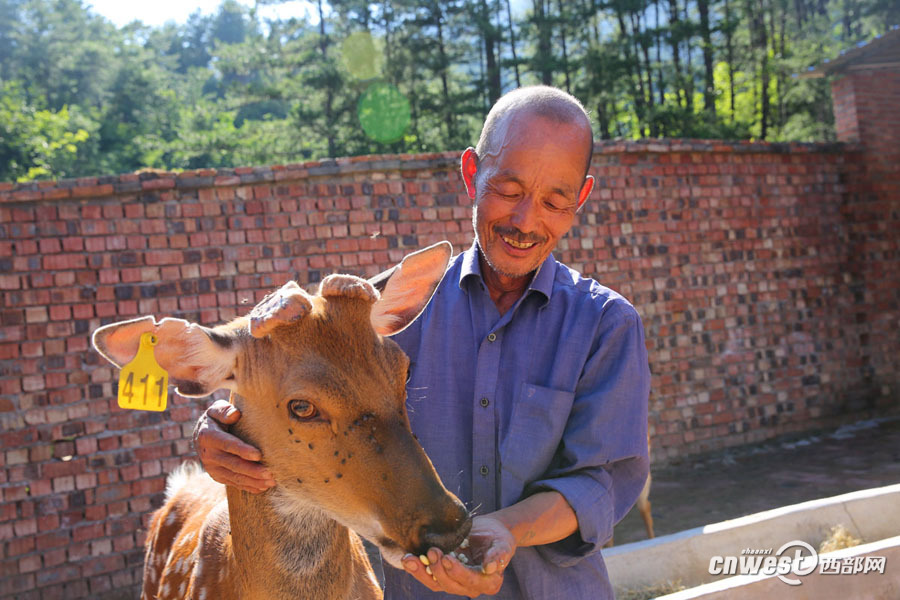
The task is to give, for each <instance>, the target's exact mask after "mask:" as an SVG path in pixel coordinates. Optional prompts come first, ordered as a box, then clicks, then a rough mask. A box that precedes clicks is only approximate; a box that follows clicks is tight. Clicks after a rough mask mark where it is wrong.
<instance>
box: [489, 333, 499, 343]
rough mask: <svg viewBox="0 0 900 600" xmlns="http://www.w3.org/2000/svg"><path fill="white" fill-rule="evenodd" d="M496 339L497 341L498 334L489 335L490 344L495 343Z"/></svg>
mask: <svg viewBox="0 0 900 600" xmlns="http://www.w3.org/2000/svg"><path fill="white" fill-rule="evenodd" d="M496 339H497V334H496V333H489V334H488V341H489V342H493V341H494V340H496Z"/></svg>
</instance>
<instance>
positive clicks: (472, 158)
mask: <svg viewBox="0 0 900 600" xmlns="http://www.w3.org/2000/svg"><path fill="white" fill-rule="evenodd" d="M459 163H460V171H461V172H462V178H463V181H464V182H465V184H466V193H467V194H468V195H469V198H470V199H472V200H474V199H475V174H476V173H477V172H478V155H477V154H475V148H472V147H471V146H470V147H468V148H466V149H465V150H464V151H463V153H462V156H461V157H460V159H459Z"/></svg>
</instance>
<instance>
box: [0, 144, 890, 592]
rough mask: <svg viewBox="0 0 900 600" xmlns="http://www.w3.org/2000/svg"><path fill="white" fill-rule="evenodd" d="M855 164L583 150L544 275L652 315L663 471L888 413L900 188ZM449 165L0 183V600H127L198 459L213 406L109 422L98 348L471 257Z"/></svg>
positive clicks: (704, 149)
mask: <svg viewBox="0 0 900 600" xmlns="http://www.w3.org/2000/svg"><path fill="white" fill-rule="evenodd" d="M895 139H897V138H895ZM869 158H870V155H869V154H867V152H866V150H865V147H863V146H859V145H846V146H843V145H833V146H826V145H796V144H794V145H773V144H730V143H719V142H708V143H707V142H685V141H677V140H670V141H654V142H645V143H620V142H612V143H605V144H602V145H598V147H597V152H596V154H595V159H594V174H595V176H597V178H598V185H597V186H596V188H595V191H594V195H593V198H592V199H591V201H590V203H589V205H588V207H587V208H586V210H585V211H584V212H583V213H582V214H581V216H580V219H579V223H578V224H577V225H576V227H575V228H574V229H573V231H572V232H571V233H570V235H569V236H568V237H567V238H565V239H564V240H563V241H562V243H561V245H560V251H559V252H558V257H559V258H561V259H562V260H564V261H565V262H567V263H569V264H571V265H573V266H574V267H576V268H578V269H580V270H581V271H582V272H584V273H586V274H588V275H591V276H594V277H595V278H597V279H598V280H600V281H601V282H603V283H605V284H606V285H609V286H610V287H612V288H614V289H617V290H618V291H620V292H622V293H623V294H625V295H626V296H627V297H629V298H630V299H631V300H632V301H633V302H634V304H635V306H636V307H637V308H638V310H639V311H640V313H641V314H642V315H643V318H644V325H645V328H646V334H647V343H648V347H649V350H650V360H651V368H652V371H653V391H652V395H651V400H650V403H651V404H650V415H651V417H650V418H651V432H652V435H653V443H654V457H655V458H656V459H657V460H666V459H671V458H673V457H676V456H679V455H683V454H686V453H691V452H700V451H705V450H709V449H714V448H720V447H723V446H728V445H735V444H742V443H746V442H753V441H758V440H763V439H767V438H770V437H772V436H775V435H778V434H781V433H785V432H794V431H800V430H808V429H811V428H816V427H822V426H827V425H831V424H834V423H836V422H839V421H846V420H853V419H857V418H860V417H862V416H866V415H869V414H873V413H874V412H878V411H883V410H886V409H888V408H889V407H890V406H891V405H892V404H894V403H895V401H896V400H897V398H898V389H900V387H898V383H900V382H898V375H897V373H898V371H900V369H898V368H897V366H898V365H897V358H896V357H897V356H900V336H897V335H896V332H897V327H898V313H900V311H898V285H897V281H896V277H897V275H896V273H897V272H898V264H897V262H898V247H897V246H898V244H897V235H896V231H897V229H896V228H894V229H890V227H893V226H895V225H896V221H897V220H898V219H897V202H896V193H895V192H896V189H897V188H896V187H891V188H884V187H883V186H886V185H888V184H887V183H885V182H886V181H888V180H889V175H887V174H885V173H889V172H890V170H889V167H886V166H885V167H879V169H881V170H878V171H872V167H871V164H870V160H869ZM456 161H457V155H456V153H448V154H435V155H419V156H400V157H397V156H389V157H368V158H357V159H344V160H338V161H323V162H315V163H305V164H301V165H289V166H274V167H269V168H239V169H233V170H218V171H215V170H202V171H194V172H187V173H181V174H178V175H174V174H167V173H145V174H140V175H124V176H119V177H101V178H88V179H81V180H73V181H60V182H46V183H40V184H29V185H20V186H13V185H10V184H0V318H2V325H0V440H2V449H3V451H2V452H0V494H2V497H0V500H2V504H0V543H2V545H3V546H2V547H3V554H2V556H0V582H2V586H0V598H2V599H7V598H13V597H15V598H27V599H31V598H35V599H37V598H41V599H50V598H67V599H70V598H82V597H85V598H86V597H91V598H103V597H109V598H119V597H121V598H133V597H136V593H135V587H134V586H136V585H137V584H138V582H139V580H140V572H141V565H142V555H141V550H140V547H141V545H142V543H143V529H142V527H143V525H144V524H145V523H146V515H147V512H148V511H149V510H150V509H151V508H153V507H155V506H157V505H158V504H159V503H160V500H161V495H162V490H163V488H164V480H165V473H166V472H167V471H169V470H170V469H171V468H173V467H174V466H175V465H177V464H178V463H179V462H180V461H181V460H182V458H183V457H186V456H189V455H190V454H191V451H190V448H189V442H188V439H189V436H190V431H191V428H192V426H193V423H194V421H195V419H196V417H197V416H198V415H199V413H200V411H201V410H202V409H203V408H204V407H205V406H206V405H207V404H208V401H207V400H200V401H193V400H188V399H184V398H177V397H174V398H173V397H170V408H169V410H168V411H167V412H166V413H164V414H157V413H141V412H125V411H120V410H119V409H118V408H117V407H116V400H115V383H116V370H115V369H114V368H112V367H111V366H110V365H108V364H107V363H106V362H105V361H103V360H102V359H101V358H100V357H99V356H98V355H97V354H96V353H94V352H93V351H92V350H91V349H90V347H89V336H90V333H91V331H92V330H94V329H95V328H96V327H98V326H99V325H101V324H103V323H107V322H110V321H112V320H118V319H124V318H128V317H133V316H137V315H143V314H154V315H156V316H158V317H161V316H169V315H174V316H180V317H183V318H187V319H192V320H197V321H200V322H202V323H205V324H214V323H217V322H221V321H225V320H228V319H230V318H232V317H234V316H235V315H237V314H242V313H243V312H245V311H247V310H249V308H250V307H251V306H252V305H253V304H254V303H255V302H256V301H257V300H258V299H259V298H261V296H262V295H264V294H265V293H266V292H267V291H270V290H271V289H273V288H274V287H277V286H279V285H280V284H282V283H283V282H284V281H286V280H287V279H291V278H293V279H296V280H298V281H299V282H300V283H301V284H306V283H313V282H315V281H318V280H319V279H320V278H321V277H323V276H324V275H326V274H328V273H330V272H333V271H343V272H350V273H356V274H361V275H372V274H375V273H377V272H379V271H380V270H381V269H383V268H385V267H387V266H389V265H391V264H393V263H394V262H396V261H397V260H399V259H400V258H401V257H402V255H404V254H405V253H406V252H407V251H409V250H411V249H415V248H419V247H421V246H424V245H427V244H429V243H432V242H434V241H438V240H442V239H448V240H450V241H451V242H452V243H453V244H454V246H455V248H456V250H457V251H459V250H462V249H464V248H465V247H466V246H467V245H468V244H469V243H470V242H471V223H470V218H471V213H470V208H469V201H468V200H467V198H466V196H465V194H464V193H463V186H462V183H461V181H460V180H459V176H458V174H457V172H456ZM895 164H896V163H895ZM885 169H887V171H886V170H885ZM893 173H894V179H893V180H892V181H893V183H891V184H890V185H893V186H896V182H897V180H896V170H895V171H893ZM873 178H874V179H873ZM873 186H874V187H873Z"/></svg>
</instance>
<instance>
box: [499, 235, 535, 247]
mask: <svg viewBox="0 0 900 600" xmlns="http://www.w3.org/2000/svg"><path fill="white" fill-rule="evenodd" d="M500 239H502V240H503V241H504V242H506V243H507V244H509V245H510V246H512V247H513V248H519V249H520V250H527V249H528V248H531V247H532V246H534V245H535V244H536V243H537V242H517V241H516V240H514V239H512V238H508V237H506V236H505V235H501V236H500Z"/></svg>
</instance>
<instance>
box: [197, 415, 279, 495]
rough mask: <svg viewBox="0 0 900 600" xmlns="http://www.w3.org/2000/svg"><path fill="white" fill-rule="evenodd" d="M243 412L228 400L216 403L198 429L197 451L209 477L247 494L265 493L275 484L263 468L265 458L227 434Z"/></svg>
mask: <svg viewBox="0 0 900 600" xmlns="http://www.w3.org/2000/svg"><path fill="white" fill-rule="evenodd" d="M240 418H241V411H239V410H238V409H236V408H235V407H234V406H232V405H231V404H230V403H229V402H227V401H225V400H216V401H215V402H214V403H213V405H212V406H210V407H209V408H208V409H207V410H206V412H205V413H203V415H201V417H200V419H199V420H198V421H197V426H196V427H195V428H194V448H196V449H197V454H198V455H199V456H200V462H201V463H203V468H204V469H206V472H207V473H209V476H210V477H212V478H213V479H215V480H216V481H218V482H219V483H224V484H225V485H230V486H233V487H236V488H238V489H240V490H244V491H245V492H251V493H253V494H258V493H260V492H264V491H266V490H267V489H269V488H270V487H272V486H273V485H275V481H274V479H273V478H272V474H271V473H269V471H268V470H267V469H266V468H265V467H264V466H262V465H261V464H259V461H260V460H261V459H262V454H261V453H260V452H259V450H257V449H256V448H254V447H253V446H251V445H249V444H245V443H244V442H242V441H241V440H239V439H238V438H236V437H235V436H233V435H231V434H230V433H228V432H226V431H225V427H227V426H228V425H232V424H234V423H237V422H238V419H240Z"/></svg>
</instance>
